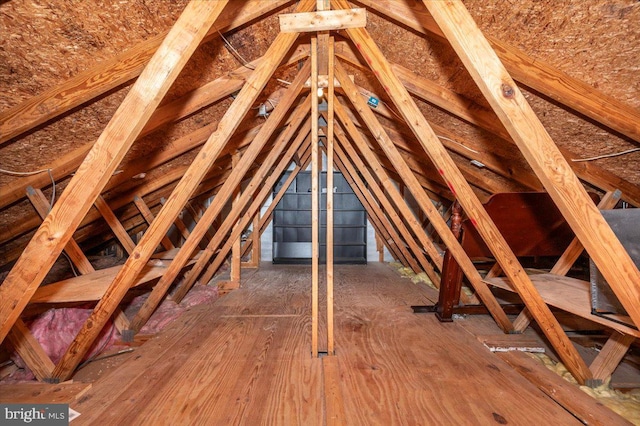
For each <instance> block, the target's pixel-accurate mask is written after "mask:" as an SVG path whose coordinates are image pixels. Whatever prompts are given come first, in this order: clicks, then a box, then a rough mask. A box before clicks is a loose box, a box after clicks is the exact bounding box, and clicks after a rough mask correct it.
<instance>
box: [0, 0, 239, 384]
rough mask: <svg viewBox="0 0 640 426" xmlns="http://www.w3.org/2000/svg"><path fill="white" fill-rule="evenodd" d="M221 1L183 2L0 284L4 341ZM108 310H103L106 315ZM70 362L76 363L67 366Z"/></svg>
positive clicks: (219, 8)
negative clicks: (138, 73)
mask: <svg viewBox="0 0 640 426" xmlns="http://www.w3.org/2000/svg"><path fill="white" fill-rule="evenodd" d="M226 4H227V1H226V0H221V1H219V2H191V3H189V5H188V6H187V7H186V8H185V10H184V12H183V13H182V15H181V16H180V18H179V19H178V22H177V23H176V25H174V27H173V28H172V29H171V31H169V34H168V35H167V37H166V39H165V40H164V41H163V42H162V44H161V45H160V47H159V48H158V50H157V51H156V53H155V54H154V55H153V57H152V58H151V60H150V61H149V63H148V65H147V66H146V67H145V69H144V71H143V72H142V73H141V74H140V77H139V78H138V80H137V81H136V83H134V85H133V87H132V88H131V90H130V91H129V93H128V94H127V96H126V98H125V99H124V101H123V102H122V104H121V105H120V107H119V108H118V110H117V111H116V113H115V114H114V116H113V118H112V119H111V121H110V122H109V124H107V127H106V128H105V130H104V131H103V132H102V134H101V135H100V137H99V138H98V140H97V142H96V144H95V145H94V146H93V148H92V149H91V151H90V152H89V154H88V155H87V157H86V159H85V161H84V162H83V163H82V165H81V166H80V167H79V168H78V171H77V172H76V174H75V176H74V177H73V178H72V179H71V181H70V182H69V185H68V186H67V188H66V189H65V191H64V192H63V193H62V196H61V197H60V199H59V200H58V202H57V203H56V204H55V205H54V206H53V208H52V209H51V212H50V213H49V214H48V215H47V218H46V219H45V220H44V222H43V224H42V225H41V226H40V228H38V231H36V234H35V235H34V238H33V239H32V240H31V242H30V243H29V244H28V245H27V247H26V248H25V250H24V252H23V254H22V256H20V258H19V259H18V262H17V263H16V264H15V266H14V267H13V269H12V270H11V272H10V273H9V275H8V276H7V278H6V279H5V281H4V283H3V285H2V286H0V340H4V337H5V336H6V335H7V332H8V331H9V329H10V328H11V326H12V325H13V324H14V323H15V321H16V320H17V319H18V317H19V315H20V313H21V312H22V310H23V309H24V307H25V306H26V304H27V303H28V301H29V299H30V298H31V296H32V295H33V293H34V292H35V290H36V289H37V288H38V286H39V285H40V283H41V282H42V279H43V278H44V276H45V275H46V274H47V273H48V272H49V270H50V269H51V266H52V265H53V263H54V262H55V260H56V258H57V257H58V256H59V254H60V252H61V251H62V248H63V247H64V246H65V245H66V244H67V242H68V241H69V239H70V238H71V236H72V235H73V232H74V231H75V230H76V229H77V227H78V225H79V224H80V222H81V220H82V218H83V217H84V216H85V215H86V214H87V212H88V211H89V209H90V208H91V206H92V205H93V203H94V202H95V199H96V198H97V197H98V195H100V191H101V190H102V188H103V187H104V186H105V184H106V183H107V181H108V180H109V178H110V177H111V175H112V174H113V172H114V171H115V169H116V167H117V166H118V165H119V164H120V162H121V161H122V158H123V157H124V155H125V154H126V153H127V151H128V149H129V148H130V147H131V145H132V144H133V142H134V141H135V139H136V137H137V136H138V134H139V133H140V131H141V130H142V128H143V127H144V125H145V124H146V123H147V121H148V119H149V118H150V117H151V114H152V113H153V111H155V109H156V108H157V107H158V105H159V104H160V101H161V100H162V98H163V97H164V95H165V94H166V93H167V91H168V90H169V88H170V87H171V85H172V84H173V82H174V81H175V79H176V78H177V77H178V74H179V73H180V71H181V70H182V68H183V67H184V65H185V64H186V63H187V61H188V59H189V58H190V57H191V54H192V53H193V52H194V51H195V49H196V48H197V47H198V45H199V44H200V42H201V41H202V39H203V38H204V36H205V35H206V32H207V31H208V29H209V28H210V27H211V25H212V24H213V23H214V22H215V20H216V19H217V17H218V15H219V14H220V13H221V12H222V10H223V9H224V7H225V6H226ZM116 306H117V305H116ZM116 306H114V309H115V307H116ZM112 313H113V312H109V316H110V315H111V314H112ZM107 319H108V317H107V318H104V322H106V320H107ZM100 328H102V327H100ZM99 331H100V330H96V331H95V332H94V333H95V334H97V333H98V332H99ZM92 340H93V339H92ZM87 349H88V347H87V348H84V350H83V351H81V352H83V353H82V354H81V355H80V357H81V356H82V355H84V352H86V350H87ZM78 361H79V359H78ZM76 365H77V363H75V365H73V368H75V366H76ZM54 372H55V370H54ZM70 372H71V370H70V369H68V368H65V372H64V373H65V374H64V375H65V376H67V375H68V374H69V373H70Z"/></svg>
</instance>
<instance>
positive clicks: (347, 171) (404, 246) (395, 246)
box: [336, 146, 428, 274]
mask: <svg viewBox="0 0 640 426" xmlns="http://www.w3.org/2000/svg"><path fill="white" fill-rule="evenodd" d="M336 152H337V153H338V155H337V157H336V164H337V165H338V170H340V172H342V174H343V175H344V176H345V179H346V180H347V183H349V185H350V186H351V188H352V190H353V193H354V194H355V195H356V197H358V200H359V201H360V203H361V204H362V206H363V207H364V208H365V211H366V212H367V215H368V216H369V218H370V219H371V220H372V222H373V223H374V224H375V225H376V228H377V231H378V232H381V233H382V234H383V235H386V236H385V239H386V240H387V241H389V242H390V247H391V248H392V250H395V251H397V252H398V253H399V254H398V255H397V257H398V258H399V259H400V260H401V261H402V263H403V264H404V265H405V266H409V267H410V268H411V270H413V271H414V272H415V273H416V274H417V273H419V272H421V271H422V270H423V269H425V268H426V266H422V265H423V262H425V264H426V265H428V261H427V260H426V258H424V256H422V257H419V256H420V254H421V253H420V252H419V251H413V252H412V251H410V250H409V248H410V247H411V246H410V244H409V241H407V240H408V239H409V238H408V237H410V235H409V234H408V233H407V234H399V233H398V231H396V229H395V228H394V227H393V225H392V222H391V221H390V220H389V217H388V216H392V213H391V212H389V211H383V208H384V207H383V206H381V205H380V204H379V203H378V201H377V200H376V199H375V198H374V197H373V193H372V192H371V191H368V190H367V189H365V188H367V186H366V184H365V183H364V181H363V180H362V178H361V177H360V176H359V174H358V172H359V171H358V170H356V168H355V167H354V165H353V163H352V160H353V159H351V158H349V157H348V156H347V155H345V154H344V153H343V151H342V148H341V147H340V146H336ZM400 232H401V231H400ZM392 252H393V251H392Z"/></svg>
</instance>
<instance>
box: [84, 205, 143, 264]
mask: <svg viewBox="0 0 640 426" xmlns="http://www.w3.org/2000/svg"><path fill="white" fill-rule="evenodd" d="M94 204H95V206H96V209H98V211H99V212H100V214H101V215H102V217H103V218H104V220H105V221H106V222H107V224H108V225H109V227H110V228H111V230H112V231H113V233H114V235H115V236H116V238H117V239H118V241H120V244H122V247H123V248H124V250H125V251H126V252H127V253H128V254H131V253H133V250H134V249H135V248H136V243H134V242H133V240H132V239H131V237H130V236H129V234H128V233H127V230H126V229H124V226H122V223H120V221H119V220H118V218H117V217H116V215H115V214H114V213H113V210H111V208H110V207H109V204H108V203H107V202H106V201H105V199H104V198H102V195H99V196H98V198H96V202H95V203H94Z"/></svg>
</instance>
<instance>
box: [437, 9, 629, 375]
mask: <svg viewBox="0 0 640 426" xmlns="http://www.w3.org/2000/svg"><path fill="white" fill-rule="evenodd" d="M425 6H427V9H428V10H429V12H430V13H431V15H432V16H433V18H434V19H435V20H436V21H437V22H438V25H439V26H440V28H441V29H442V31H443V32H444V33H445V35H446V36H447V39H448V40H449V42H450V43H451V45H452V47H453V48H454V50H455V51H456V52H457V53H458V55H459V56H460V59H461V60H462V62H463V63H464V64H465V66H466V68H467V70H468V71H469V73H470V74H471V76H472V77H473V79H474V81H475V82H476V84H477V85H478V87H479V88H480V90H481V91H482V93H483V94H484V96H485V97H486V98H487V100H488V101H489V104H490V105H491V107H492V108H493V109H494V111H495V112H496V114H497V115H498V117H499V118H500V120H501V121H502V123H503V124H504V126H505V128H506V129H507V130H508V131H509V134H510V135H511V137H512V138H513V139H514V141H515V142H516V143H517V145H518V147H519V148H520V151H521V152H522V154H523V155H524V157H525V158H526V159H527V161H528V162H529V164H530V165H531V167H532V169H533V170H534V172H535V173H536V175H538V177H539V178H540V181H541V182H542V184H543V185H544V187H545V189H546V190H547V192H548V193H549V195H550V196H551V198H552V199H553V201H554V202H555V204H556V205H557V206H558V209H559V210H560V211H561V212H562V214H563V216H564V217H565V219H566V220H567V222H568V223H569V225H571V228H572V229H573V231H574V232H575V234H576V236H577V237H578V239H579V240H580V242H581V243H582V244H583V245H584V247H585V249H586V251H587V252H588V253H589V255H590V256H591V258H592V259H593V261H594V262H595V264H596V265H597V266H598V268H599V269H600V271H601V272H602V275H603V276H604V277H605V278H606V280H607V282H608V283H609V285H610V286H611V289H612V290H613V291H614V293H615V294H616V295H617V296H618V299H619V300H620V302H621V303H622V305H623V306H624V308H625V309H626V311H627V312H628V313H629V316H630V317H631V319H632V320H633V322H634V323H635V324H640V287H638V284H639V283H640V271H638V268H637V267H636V266H635V264H634V262H633V260H632V259H631V257H630V256H629V254H628V253H627V252H626V250H625V249H624V248H623V247H622V244H621V243H620V241H619V240H618V238H617V237H616V236H615V234H614V233H613V231H612V230H611V228H610V226H609V225H608V224H607V222H606V221H605V220H604V218H603V217H602V214H601V213H600V211H599V210H598V208H597V207H596V206H595V205H594V204H593V202H592V201H591V199H590V198H589V196H588V195H587V193H586V191H585V189H584V187H583V186H582V185H581V184H580V182H579V181H578V179H577V177H576V176H575V174H574V173H573V172H572V170H571V168H570V166H569V164H568V163H567V161H566V160H565V159H564V157H563V156H562V154H561V153H560V152H559V150H558V149H557V147H556V145H555V143H554V142H553V140H551V137H550V136H549V134H548V133H547V132H546V130H545V128H544V127H543V126H542V123H540V120H538V118H537V117H536V115H535V113H534V112H533V110H532V109H531V107H530V106H529V104H528V103H527V101H526V99H525V98H524V96H523V95H522V93H521V92H520V90H519V89H518V87H517V86H516V84H515V82H514V81H513V80H512V79H511V77H510V75H509V73H508V72H507V70H506V69H505V68H504V66H503V65H502V63H501V61H500V59H499V58H498V56H497V55H496V53H495V52H494V51H493V49H492V48H491V46H490V45H489V42H488V41H487V40H486V39H485V38H484V36H483V35H482V33H481V31H480V30H479V29H478V27H477V26H476V25H475V22H474V21H473V19H472V18H471V16H470V15H469V12H468V11H467V10H466V8H465V7H464V5H463V4H462V3H461V2H459V1H447V2H429V1H425ZM636 124H637V123H636ZM485 241H486V238H485ZM505 272H506V271H505ZM510 278H511V277H510ZM511 280H512V282H513V278H511ZM574 375H575V374H574Z"/></svg>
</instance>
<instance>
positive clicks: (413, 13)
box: [355, 0, 640, 190]
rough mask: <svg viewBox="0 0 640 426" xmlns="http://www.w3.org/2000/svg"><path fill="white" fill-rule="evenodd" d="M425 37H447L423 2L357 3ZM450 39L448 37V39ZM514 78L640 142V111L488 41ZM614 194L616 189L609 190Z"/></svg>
mask: <svg viewBox="0 0 640 426" xmlns="http://www.w3.org/2000/svg"><path fill="white" fill-rule="evenodd" d="M355 1H356V2H357V3H360V4H362V5H365V6H367V7H368V8H370V9H372V10H376V11H378V12H379V13H380V14H382V15H384V16H386V17H388V18H390V19H392V20H394V21H396V22H401V23H402V24H403V25H406V26H407V27H409V28H411V29H412V30H414V31H416V32H418V33H421V34H429V35H436V36H439V37H444V34H443V30H442V29H441V27H440V26H439V22H436V20H435V19H434V17H432V16H430V15H429V13H426V11H425V9H424V8H423V6H422V5H421V4H420V3H421V1H420V0H405V1H395V0H355ZM447 38H448V36H447ZM487 39H488V40H489V42H490V43H491V45H492V46H493V47H494V49H495V52H496V54H497V55H498V56H499V58H500V60H501V61H503V63H504V65H505V66H506V68H507V71H508V72H509V73H510V74H511V75H512V76H513V78H514V79H515V80H517V81H519V82H520V83H522V84H524V85H526V86H529V87H531V88H532V89H534V90H536V91H538V92H540V93H543V94H545V95H547V96H549V97H550V98H552V99H554V100H555V101H557V102H559V103H560V104H562V105H565V106H567V107H569V108H571V109H573V110H575V111H578V112H579V113H581V114H584V115H586V116H587V117H589V118H591V119H593V120H595V121H596V122H598V123H602V124H604V125H605V126H607V127H609V128H611V129H613V130H615V131H617V132H620V133H622V134H624V135H626V136H628V137H630V138H632V139H633V140H635V141H638V142H640V111H638V110H637V109H633V108H631V107H629V106H628V105H625V104H624V103H622V102H620V101H618V100H617V99H614V98H613V97H611V96H608V95H607V94H605V93H602V92H600V91H598V90H596V89H594V88H593V87H592V86H590V85H588V84H587V83H585V82H583V81H580V80H578V79H576V78H573V77H571V76H569V75H567V74H566V73H563V72H562V71H560V70H558V69H556V68H554V67H552V66H551V65H549V64H547V63H545V62H544V61H542V60H540V59H537V58H532V57H530V56H528V55H526V54H525V53H524V52H522V51H520V50H519V49H517V48H515V47H514V46H511V45H509V44H507V43H505V42H503V41H500V40H498V39H496V38H493V37H490V36H489V37H487ZM605 189H607V190H613V189H615V188H605Z"/></svg>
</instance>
